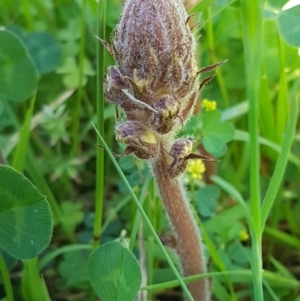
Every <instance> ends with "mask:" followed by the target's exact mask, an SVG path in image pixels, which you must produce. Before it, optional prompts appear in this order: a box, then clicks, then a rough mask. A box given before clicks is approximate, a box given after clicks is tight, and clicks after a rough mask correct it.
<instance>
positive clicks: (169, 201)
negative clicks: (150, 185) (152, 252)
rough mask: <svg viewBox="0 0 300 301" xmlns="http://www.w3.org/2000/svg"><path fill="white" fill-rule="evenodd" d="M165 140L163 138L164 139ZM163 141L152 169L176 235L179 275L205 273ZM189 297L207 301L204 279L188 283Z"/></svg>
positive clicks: (193, 224)
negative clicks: (180, 273) (180, 267)
mask: <svg viewBox="0 0 300 301" xmlns="http://www.w3.org/2000/svg"><path fill="white" fill-rule="evenodd" d="M165 139H166V138H165ZM167 143H168V142H167V141H164V138H163V139H162V141H161V142H160V145H159V154H158V156H157V158H156V159H155V160H154V162H153V165H152V168H153V173H154V176H155V178H156V181H157V185H158V188H159V192H160V195H161V198H162V201H163V204H164V207H165V210H166V212H167V215H168V217H169V219H170V222H171V224H172V227H173V229H174V233H175V235H176V250H177V252H178V255H179V257H180V261H181V265H182V269H183V273H184V275H185V276H192V275H197V274H203V273H206V262H205V259H204V256H203V247H202V243H201V237H200V232H199V229H198V227H197V225H196V222H195V220H194V218H193V214H192V211H191V209H190V207H189V203H188V200H187V198H186V195H185V191H184V188H183V185H182V183H181V180H180V178H172V177H171V176H170V172H169V170H168V158H167V154H166V152H165V151H164V149H165V145H166V144H167ZM188 288H189V290H190V292H191V295H192V296H193V298H194V299H195V300H197V301H208V300H209V299H210V293H209V283H208V280H207V279H202V280H198V281H195V282H192V283H190V284H188Z"/></svg>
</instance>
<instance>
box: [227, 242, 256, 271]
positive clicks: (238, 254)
mask: <svg viewBox="0 0 300 301" xmlns="http://www.w3.org/2000/svg"><path fill="white" fill-rule="evenodd" d="M227 252H228V256H229V257H230V259H231V260H232V261H233V262H234V263H235V264H237V265H239V266H245V264H246V266H247V264H250V260H251V250H250V249H249V248H246V247H244V246H243V245H242V244H241V243H240V242H239V241H234V242H233V243H231V244H230V245H229V247H228V251H227ZM246 266H245V267H246Z"/></svg>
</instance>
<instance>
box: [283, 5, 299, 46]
mask: <svg viewBox="0 0 300 301" xmlns="http://www.w3.org/2000/svg"><path fill="white" fill-rule="evenodd" d="M299 20H300V5H297V6H294V7H292V8H290V9H287V10H284V11H282V12H281V13H280V15H279V18H278V27H279V33H280V34H281V36H282V38H283V39H284V40H285V41H286V42H287V43H288V44H290V45H292V46H294V47H300V21H299Z"/></svg>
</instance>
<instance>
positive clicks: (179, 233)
mask: <svg viewBox="0 0 300 301" xmlns="http://www.w3.org/2000/svg"><path fill="white" fill-rule="evenodd" d="M188 20H189V16H188V15H187V13H186V10H185V8H184V6H183V4H182V2H181V0H127V1H126V3H125V5H124V9H123V13H122V15H121V17H120V20H119V23H118V25H117V28H116V29H115V31H114V32H113V34H112V37H111V45H109V44H107V43H106V42H104V41H102V43H103V44H104V46H105V47H106V48H107V50H108V51H109V52H110V53H111V54H112V56H113V57H114V58H115V60H116V66H113V67H110V68H109V69H108V73H107V77H106V81H105V84H104V91H105V97H106V100H107V101H108V102H111V103H115V104H117V105H119V106H120V107H121V108H122V109H123V110H124V112H125V114H126V118H127V120H126V122H124V123H118V124H117V126H116V138H117V140H118V141H120V142H124V143H126V144H127V148H126V150H125V153H124V154H125V155H126V154H131V153H132V154H135V155H136V156H137V157H138V158H140V159H147V160H149V161H150V163H151V167H152V170H153V174H154V176H155V178H156V181H157V185H158V188H159V191H160V195H161V198H162V201H163V204H164V207H165V210H166V212H167V215H168V217H169V219H170V222H171V224H172V227H173V230H174V233H175V237H176V250H177V252H178V255H179V257H180V261H181V265H182V270H183V273H184V275H185V276H191V275H196V274H202V273H205V272H206V263H205V260H204V257H203V250H202V249H203V248H202V244H201V239H200V232H199V230H198V227H197V225H196V223H195V221H194V218H193V214H192V212H191V209H190V207H189V202H188V201H187V199H186V196H185V192H184V188H183V185H182V182H181V178H180V175H181V174H182V173H183V172H184V171H185V168H186V166H187V161H188V160H189V159H190V158H195V157H197V156H199V155H196V154H192V153H191V152H192V147H193V143H194V140H193V139H192V138H187V139H178V140H175V139H174V137H175V135H176V132H177V131H178V130H180V129H182V127H183V126H184V124H185V123H186V121H187V119H188V118H189V116H190V115H191V114H192V113H193V109H194V105H195V102H196V100H197V98H198V93H199V89H200V88H201V87H203V86H204V84H205V83H207V82H208V81H209V80H211V79H212V77H208V78H207V79H205V80H204V81H203V82H202V83H199V81H198V76H199V74H200V73H201V72H207V71H210V70H212V69H214V68H216V67H218V66H219V65H221V64H222V63H223V62H221V63H218V64H215V65H213V66H208V67H205V68H202V69H201V70H200V71H198V68H197V62H196V58H195V51H196V42H195V39H194V37H193V35H192V32H191V29H190V27H189V25H188ZM200 157H201V156H200ZM188 288H189V290H190V292H191V294H192V296H193V297H194V299H195V300H196V301H208V300H209V299H210V293H209V287H208V281H207V280H205V279H204V280H198V281H195V282H193V283H190V284H189V285H188Z"/></svg>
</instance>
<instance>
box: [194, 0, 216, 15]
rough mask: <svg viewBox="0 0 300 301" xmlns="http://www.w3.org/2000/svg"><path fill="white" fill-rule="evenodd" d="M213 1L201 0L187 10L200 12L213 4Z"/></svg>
mask: <svg viewBox="0 0 300 301" xmlns="http://www.w3.org/2000/svg"><path fill="white" fill-rule="evenodd" d="M215 1H216V0H202V1H200V2H199V3H198V4H196V5H195V6H194V7H193V8H192V9H191V10H190V11H189V14H194V13H201V12H203V11H204V10H206V9H207V8H209V7H210V6H211V5H213V4H214V2H215Z"/></svg>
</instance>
